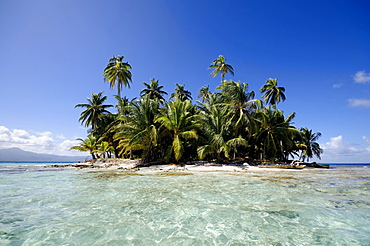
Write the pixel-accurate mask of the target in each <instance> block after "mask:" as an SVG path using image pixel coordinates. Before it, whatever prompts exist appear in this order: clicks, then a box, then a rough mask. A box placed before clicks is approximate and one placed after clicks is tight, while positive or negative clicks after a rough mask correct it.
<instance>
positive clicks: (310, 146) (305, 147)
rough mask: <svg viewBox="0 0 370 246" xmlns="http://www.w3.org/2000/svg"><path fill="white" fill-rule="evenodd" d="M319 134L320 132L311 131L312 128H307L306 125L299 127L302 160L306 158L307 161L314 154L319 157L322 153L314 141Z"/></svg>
mask: <svg viewBox="0 0 370 246" xmlns="http://www.w3.org/2000/svg"><path fill="white" fill-rule="evenodd" d="M320 136H321V133H320V132H317V133H313V132H312V130H309V129H307V128H306V127H303V128H301V137H302V139H301V141H300V148H301V150H302V154H301V157H302V161H303V162H304V161H305V159H306V158H307V161H309V159H310V158H312V157H313V156H314V155H315V156H316V157H317V158H319V159H320V155H321V154H322V153H323V150H322V149H321V148H320V145H319V144H318V143H317V142H316V140H317V139H319V137H320Z"/></svg>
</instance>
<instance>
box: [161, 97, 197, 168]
mask: <svg viewBox="0 0 370 246" xmlns="http://www.w3.org/2000/svg"><path fill="white" fill-rule="evenodd" d="M192 111H193V105H192V104H191V102H190V101H189V100H186V101H181V100H180V99H178V98H177V99H175V100H174V101H169V102H167V103H166V105H165V108H164V109H163V110H162V112H161V114H160V115H159V117H158V118H157V119H156V122H158V123H160V124H161V127H162V129H163V130H164V134H165V133H167V135H168V136H169V137H170V138H171V143H170V144H169V146H168V148H167V151H166V160H170V158H171V156H173V157H174V160H175V161H176V162H178V161H179V160H180V159H181V157H182V156H183V153H184V152H185V149H186V147H187V146H186V142H185V141H187V140H190V139H197V138H198V134H197V131H196V127H197V124H196V123H195V118H196V115H193V114H192V113H191V112H192Z"/></svg>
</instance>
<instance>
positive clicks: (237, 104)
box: [216, 80, 262, 131]
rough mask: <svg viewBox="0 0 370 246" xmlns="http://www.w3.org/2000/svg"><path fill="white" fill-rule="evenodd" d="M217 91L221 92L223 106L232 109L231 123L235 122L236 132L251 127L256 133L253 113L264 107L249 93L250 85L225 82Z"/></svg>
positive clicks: (252, 93) (230, 81)
mask: <svg viewBox="0 0 370 246" xmlns="http://www.w3.org/2000/svg"><path fill="white" fill-rule="evenodd" d="M216 89H217V90H221V93H220V95H221V97H222V100H223V104H224V105H226V106H228V107H230V109H231V110H232V112H233V114H232V117H231V118H230V121H232V122H234V124H235V130H236V131H239V129H241V127H242V126H246V127H247V125H249V126H248V128H249V130H250V131H255V130H256V124H255V123H254V119H253V116H252V113H253V112H254V111H255V110H256V109H259V108H261V107H262V102H261V100H259V99H254V92H253V91H251V92H248V84H247V83H242V82H240V81H239V82H235V81H232V80H228V81H227V80H224V81H222V83H221V85H220V86H218V87H217V88H216Z"/></svg>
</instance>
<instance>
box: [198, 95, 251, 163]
mask: <svg viewBox="0 0 370 246" xmlns="http://www.w3.org/2000/svg"><path fill="white" fill-rule="evenodd" d="M211 97H212V96H211ZM231 114H232V111H230V110H229V108H228V107H222V106H220V105H219V104H213V105H207V110H203V111H202V112H201V113H200V120H199V121H200V123H201V124H200V125H201V129H202V132H203V133H204V135H205V138H206V143H205V144H204V145H202V146H200V147H198V149H197V152H198V156H199V158H200V159H204V158H205V157H206V156H207V155H208V156H210V157H211V158H212V159H213V158H216V159H217V161H218V162H222V161H223V160H224V159H225V158H227V159H229V158H230V152H231V151H232V150H235V148H236V147H237V146H245V147H246V146H247V145H248V143H247V141H246V140H245V139H244V138H242V137H241V136H235V137H234V134H235V132H234V131H233V129H232V125H231V123H230V121H229V119H230V117H231ZM234 153H236V151H234Z"/></svg>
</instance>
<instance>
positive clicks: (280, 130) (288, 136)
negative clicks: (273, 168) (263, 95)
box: [256, 107, 299, 160]
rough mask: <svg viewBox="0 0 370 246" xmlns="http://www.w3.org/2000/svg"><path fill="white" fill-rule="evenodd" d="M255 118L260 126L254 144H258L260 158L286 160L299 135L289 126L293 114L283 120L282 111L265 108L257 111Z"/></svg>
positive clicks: (296, 130)
mask: <svg viewBox="0 0 370 246" xmlns="http://www.w3.org/2000/svg"><path fill="white" fill-rule="evenodd" d="M256 117H257V118H256V119H257V121H258V122H259V124H260V131H259V133H258V135H257V136H256V142H257V143H260V144H259V147H260V151H261V155H262V158H277V159H279V160H284V159H286V157H287V156H288V155H289V154H290V152H291V151H292V150H294V148H295V143H294V138H295V136H296V134H297V133H299V130H298V129H296V128H295V127H294V126H292V125H291V121H292V120H293V118H294V117H295V113H291V114H290V115H288V117H286V118H285V117H284V112H283V111H282V110H278V109H276V108H275V107H272V108H271V107H266V108H263V109H262V110H259V111H258V112H257V114H256ZM262 158H261V159H262Z"/></svg>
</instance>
